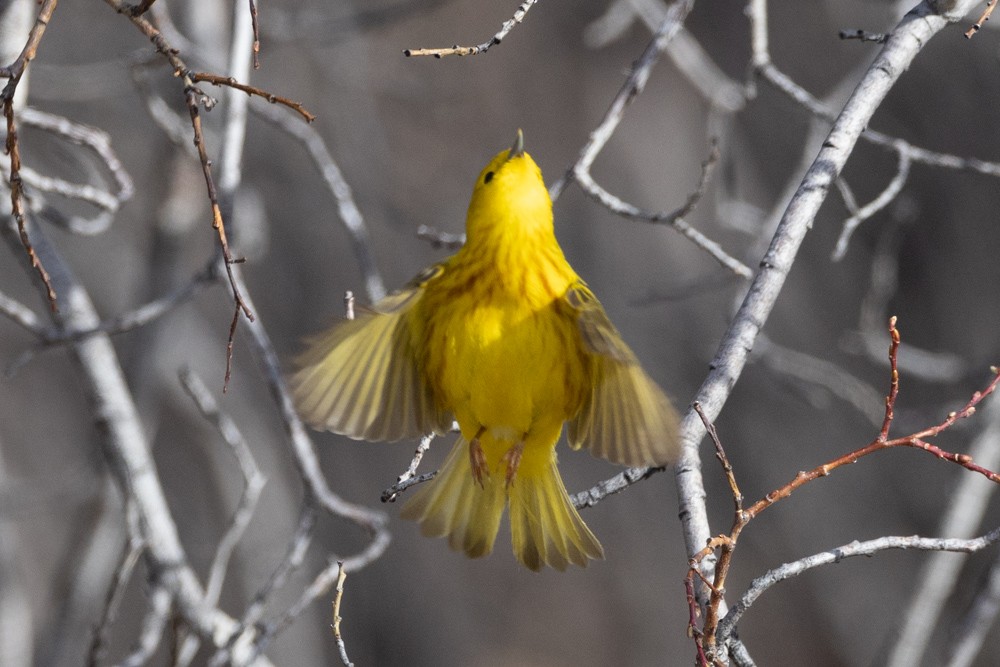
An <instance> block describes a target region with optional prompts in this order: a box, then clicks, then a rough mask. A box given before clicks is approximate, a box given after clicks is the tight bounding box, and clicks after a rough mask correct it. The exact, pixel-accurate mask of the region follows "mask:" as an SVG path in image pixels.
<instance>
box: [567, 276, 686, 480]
mask: <svg viewBox="0 0 1000 667" xmlns="http://www.w3.org/2000/svg"><path fill="white" fill-rule="evenodd" d="M563 303H564V305H565V306H566V307H568V308H569V310H570V312H572V313H573V314H574V316H575V317H576V321H577V323H578V325H579V330H580V338H581V340H582V342H583V347H584V350H585V351H586V352H587V353H589V354H590V361H591V365H592V371H591V373H592V377H591V389H590V392H589V394H588V395H587V397H586V399H585V400H584V404H583V408H582V409H581V410H580V413H579V414H578V415H577V416H576V417H575V418H574V419H572V420H571V421H570V423H569V434H568V435H569V444H570V446H571V447H573V448H574V449H579V448H580V447H582V446H586V447H587V448H588V449H590V451H591V453H593V454H594V455H595V456H600V457H602V458H605V459H608V460H609V461H613V462H614V463H620V464H622V465H627V466H661V465H666V464H667V463H670V462H671V461H673V460H675V459H676V458H677V455H678V442H677V435H678V434H677V429H678V418H677V412H676V411H675V410H674V408H673V406H672V405H671V404H670V400H669V399H668V398H667V397H666V395H665V394H664V393H663V390H662V389H660V388H659V387H658V386H657V385H656V383H655V382H653V380H652V379H650V377H649V376H648V375H646V373H645V371H643V370H642V367H641V366H640V365H639V361H638V359H636V357H635V354H633V353H632V350H630V349H629V347H628V345H626V344H625V341H623V340H622V338H621V335H620V334H619V333H618V330H617V329H615V326H614V325H613V324H612V323H611V320H609V319H608V316H607V314H606V313H605V312H604V308H603V307H601V304H600V302H599V301H598V300H597V297H595V296H594V295H593V293H591V291H590V290H589V289H588V288H587V286H586V285H584V284H583V283H577V284H576V285H574V286H573V287H571V288H570V289H569V290H568V291H567V292H566V295H565V296H564V297H563Z"/></svg>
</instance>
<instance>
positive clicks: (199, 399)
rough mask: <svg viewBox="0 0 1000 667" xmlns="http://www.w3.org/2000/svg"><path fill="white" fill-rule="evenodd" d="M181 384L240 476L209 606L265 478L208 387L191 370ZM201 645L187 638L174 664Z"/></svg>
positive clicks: (212, 575)
mask: <svg viewBox="0 0 1000 667" xmlns="http://www.w3.org/2000/svg"><path fill="white" fill-rule="evenodd" d="M179 377H180V380H181V383H182V384H183V386H184V389H185V391H187V393H188V396H190V397H191V399H192V400H193V401H194V403H195V405H196V406H197V407H198V411H199V412H201V414H202V416H203V417H205V419H207V420H208V421H210V422H212V423H213V424H214V425H215V427H216V429H217V430H218V432H219V435H220V436H221V437H222V440H223V442H225V443H226V445H227V446H228V448H229V450H230V451H231V452H232V454H233V457H234V458H235V459H236V462H237V464H238V465H239V468H240V472H241V473H242V476H243V491H242V492H241V493H240V498H239V501H238V502H237V504H236V510H235V511H234V512H233V516H232V518H231V519H230V521H229V527H228V528H227V529H226V531H225V532H224V533H223V535H222V538H221V539H220V540H219V544H218V545H217V546H216V548H215V556H214V558H213V559H212V564H211V567H210V568H209V571H208V580H207V582H206V584H205V602H206V603H207V604H210V605H215V604H218V602H219V597H220V596H221V594H222V586H223V584H224V583H225V580H226V573H227V570H228V567H229V560H230V558H231V557H232V555H233V551H234V550H235V549H236V546H237V544H239V541H240V540H241V539H242V537H243V534H244V532H246V529H247V526H249V525H250V521H251V520H252V519H253V516H254V512H255V511H256V508H257V502H258V500H259V499H260V494H261V491H263V489H264V484H265V481H266V480H265V477H264V475H263V474H262V473H261V471H260V468H259V467H258V466H257V462H256V460H255V459H254V456H253V452H251V451H250V446H249V445H248V444H247V442H246V439H245V438H244V437H243V434H242V433H241V432H240V429H239V427H238V426H237V425H236V422H235V421H233V419H232V418H231V417H229V415H227V414H225V413H224V412H222V411H221V410H220V409H219V406H218V404H217V403H216V401H215V399H214V398H213V397H212V394H211V392H209V390H208V387H206V386H205V383H204V382H203V381H202V380H201V378H199V377H198V376H197V375H196V374H195V373H194V372H193V371H192V370H191V369H190V368H184V369H182V370H181V372H180V374H179ZM199 645H200V642H199V641H198V639H197V637H194V636H191V635H189V636H188V637H186V638H185V640H184V641H183V643H182V645H181V648H180V650H179V651H178V655H177V659H176V661H175V662H176V663H177V664H178V665H186V664H189V663H190V661H191V660H192V659H193V658H194V655H195V653H197V651H198V647H199Z"/></svg>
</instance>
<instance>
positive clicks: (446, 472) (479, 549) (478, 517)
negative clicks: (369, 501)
mask: <svg viewBox="0 0 1000 667" xmlns="http://www.w3.org/2000/svg"><path fill="white" fill-rule="evenodd" d="M506 504H507V497H506V494H505V493H504V480H503V478H502V476H499V475H488V476H485V477H484V478H483V486H482V487H480V486H479V485H478V484H476V481H475V478H474V477H473V476H472V464H471V463H470V462H469V444H468V442H467V441H466V440H465V438H463V437H461V436H459V438H458V439H457V440H456V441H455V446H454V447H452V450H451V453H450V454H448V458H447V459H445V462H444V465H442V466H441V470H440V472H438V474H437V476H436V477H435V478H434V479H433V480H431V481H430V482H429V483H428V484H426V485H425V486H424V488H422V489H420V490H419V491H417V493H416V494H415V495H414V496H413V498H411V499H410V500H409V501H408V502H407V503H406V505H404V506H403V509H402V511H401V512H400V516H402V517H403V518H404V519H411V520H413V521H418V522H419V523H420V531H421V532H422V533H423V534H424V535H427V536H428V537H447V538H448V544H449V546H451V548H452V549H455V550H456V551H464V552H465V554H466V555H467V556H469V558H480V557H482V556H485V555H486V554H488V553H490V552H491V551H493V542H494V541H495V540H496V538H497V531H498V530H499V528H500V518H501V517H502V516H503V510H504V506H505V505H506Z"/></svg>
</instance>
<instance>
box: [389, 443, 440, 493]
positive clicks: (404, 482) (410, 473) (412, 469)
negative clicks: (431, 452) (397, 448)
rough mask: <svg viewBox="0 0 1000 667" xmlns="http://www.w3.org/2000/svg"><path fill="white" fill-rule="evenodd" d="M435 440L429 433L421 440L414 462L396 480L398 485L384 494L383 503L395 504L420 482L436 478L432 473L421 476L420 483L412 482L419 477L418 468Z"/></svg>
mask: <svg viewBox="0 0 1000 667" xmlns="http://www.w3.org/2000/svg"><path fill="white" fill-rule="evenodd" d="M433 439H434V434H433V433H428V434H427V435H425V436H424V437H422V438H420V444H419V445H417V451H415V452H414V453H413V460H412V461H410V465H409V467H408V468H407V469H406V472H404V473H403V474H402V475H400V476H399V477H397V478H396V483H395V484H393V485H392V486H390V487H389V488H388V489H386V490H385V491H383V492H382V502H383V503H394V502H396V498H398V497H399V494H400V493H402V492H403V491H404V490H406V489H408V488H409V487H411V486H413V485H414V484H419V483H420V482H425V481H427V480H429V479H431V478H433V477H434V475H435V474H436V473H430V474H426V475H420V477H422V478H424V479H421V480H420V482H411V481H410V480H412V479H413V478H414V477H416V475H417V467H418V466H419V465H420V462H421V461H422V460H423V458H424V454H425V453H426V452H427V450H428V449H430V447H431V441H432V440H433Z"/></svg>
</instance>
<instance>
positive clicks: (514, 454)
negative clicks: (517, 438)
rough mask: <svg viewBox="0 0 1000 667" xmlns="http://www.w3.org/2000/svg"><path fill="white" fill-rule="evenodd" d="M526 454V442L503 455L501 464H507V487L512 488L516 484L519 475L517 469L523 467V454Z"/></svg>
mask: <svg viewBox="0 0 1000 667" xmlns="http://www.w3.org/2000/svg"><path fill="white" fill-rule="evenodd" d="M523 452H524V442H523V441H522V442H519V443H517V444H516V445H514V446H513V447H511V448H510V449H508V450H507V452H506V453H505V454H504V455H503V458H501V459H500V461H501V462H503V463H506V464H507V475H506V477H507V486H508V487H510V485H511V484H513V482H514V476H515V475H517V469H518V467H519V466H520V465H521V454H522V453H523Z"/></svg>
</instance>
